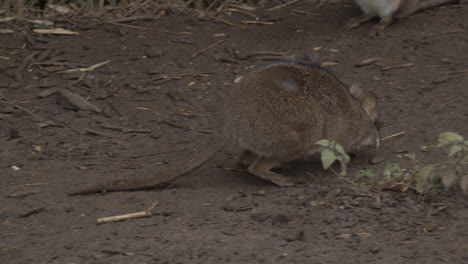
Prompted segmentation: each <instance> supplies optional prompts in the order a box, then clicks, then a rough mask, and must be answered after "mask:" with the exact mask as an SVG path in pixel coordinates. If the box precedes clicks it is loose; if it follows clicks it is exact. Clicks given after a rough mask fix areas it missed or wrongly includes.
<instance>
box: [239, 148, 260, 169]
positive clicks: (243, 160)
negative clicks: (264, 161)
mask: <svg viewBox="0 0 468 264" xmlns="http://www.w3.org/2000/svg"><path fill="white" fill-rule="evenodd" d="M255 157H256V155H255V153H253V152H252V151H250V150H246V149H245V150H243V151H242V154H241V155H240V157H239V160H238V161H237V165H238V166H240V167H248V166H249V165H250V164H252V163H253V162H254V160H255Z"/></svg>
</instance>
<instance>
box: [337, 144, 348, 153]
mask: <svg viewBox="0 0 468 264" xmlns="http://www.w3.org/2000/svg"><path fill="white" fill-rule="evenodd" d="M335 150H336V152H338V153H340V154H341V155H343V156H348V154H346V152H345V150H344V148H343V147H342V146H341V145H340V144H338V143H337V144H336V145H335Z"/></svg>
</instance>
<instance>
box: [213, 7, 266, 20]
mask: <svg viewBox="0 0 468 264" xmlns="http://www.w3.org/2000/svg"><path fill="white" fill-rule="evenodd" d="M220 12H239V13H241V14H245V15H247V16H250V17H252V18H254V19H258V16H256V15H255V14H252V13H250V12H248V11H245V10H240V9H237V8H227V9H223V10H221V11H220Z"/></svg>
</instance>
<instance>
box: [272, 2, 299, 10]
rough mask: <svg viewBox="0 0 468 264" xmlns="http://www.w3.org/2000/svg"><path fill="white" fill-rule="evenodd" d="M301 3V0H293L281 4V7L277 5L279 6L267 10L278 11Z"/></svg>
mask: <svg viewBox="0 0 468 264" xmlns="http://www.w3.org/2000/svg"><path fill="white" fill-rule="evenodd" d="M299 1H301V0H292V1H291V2H287V3H284V4H281V5H277V6H274V7H272V8H270V9H267V10H268V11H273V10H277V9H280V8H283V7H285V6H288V5H292V4H295V3H297V2H299Z"/></svg>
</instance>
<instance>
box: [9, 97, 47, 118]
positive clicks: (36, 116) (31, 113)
mask: <svg viewBox="0 0 468 264" xmlns="http://www.w3.org/2000/svg"><path fill="white" fill-rule="evenodd" d="M0 103H3V104H9V105H12V106H14V107H16V108H18V109H21V110H23V111H24V112H26V113H28V114H30V115H32V116H34V117H35V118H37V119H38V120H39V121H42V122H48V120H46V119H44V118H42V117H40V116H38V115H36V114H35V113H33V112H31V111H29V110H28V109H26V108H24V107H22V106H20V105H17V104H15V103H11V102H5V101H0Z"/></svg>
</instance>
